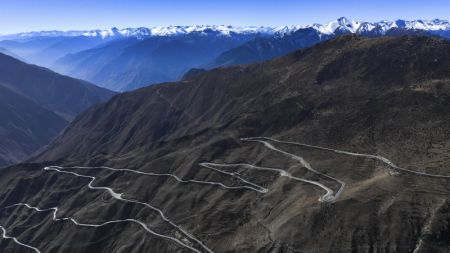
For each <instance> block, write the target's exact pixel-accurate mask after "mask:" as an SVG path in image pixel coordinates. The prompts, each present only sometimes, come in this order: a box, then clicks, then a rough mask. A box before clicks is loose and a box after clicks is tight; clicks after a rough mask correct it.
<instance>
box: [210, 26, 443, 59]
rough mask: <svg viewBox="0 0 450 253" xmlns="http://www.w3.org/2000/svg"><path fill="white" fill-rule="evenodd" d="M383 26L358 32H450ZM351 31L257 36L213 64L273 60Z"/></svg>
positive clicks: (310, 30)
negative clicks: (386, 28)
mask: <svg viewBox="0 0 450 253" xmlns="http://www.w3.org/2000/svg"><path fill="white" fill-rule="evenodd" d="M382 29H383V28H382V27H381V26H378V28H375V29H372V30H370V31H364V30H361V31H357V34H359V35H361V36H365V37H369V38H376V37H383V36H406V35H409V36H436V37H438V36H439V37H443V38H449V36H448V34H447V33H448V32H447V33H446V32H445V31H441V32H437V31H434V32H431V31H424V30H416V29H405V28H391V29H389V30H388V31H383V30H382ZM348 34H350V32H349V31H348V30H338V29H337V30H336V31H334V33H333V34H329V35H328V34H321V33H320V32H319V31H317V30H315V29H313V28H306V29H299V30H298V31H296V32H294V33H291V34H286V35H284V36H278V37H277V36H275V37H270V38H258V39H255V40H252V41H249V42H247V43H245V44H243V45H241V46H239V47H236V48H233V49H230V50H229V51H226V52H224V53H222V54H221V55H219V56H218V57H217V58H216V59H215V60H214V61H213V62H212V63H211V66H214V67H218V66H230V65H236V64H248V63H254V62H259V61H264V60H269V59H273V58H275V57H280V56H282V55H285V54H288V53H291V52H293V51H295V50H298V49H302V48H306V47H309V46H312V45H315V44H317V43H320V42H323V41H326V40H329V39H332V38H336V36H342V35H348Z"/></svg>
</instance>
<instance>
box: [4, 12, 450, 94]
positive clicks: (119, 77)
mask: <svg viewBox="0 0 450 253" xmlns="http://www.w3.org/2000/svg"><path fill="white" fill-rule="evenodd" d="M347 34H358V35H361V36H365V37H381V36H402V35H424V36H439V37H443V38H450V22H449V21H448V20H440V19H434V20H414V21H405V20H400V19H399V20H396V21H380V22H360V21H353V20H350V19H348V18H345V17H342V18H339V19H337V20H334V21H332V22H328V23H325V24H312V25H293V26H279V27H264V26H243V27H239V26H226V25H197V26H163V27H151V28H146V27H140V28H125V29H119V28H111V29H104V30H90V31H88V30H86V31H67V32H64V31H43V32H29V33H19V34H12V35H7V36H3V37H1V36H0V47H1V48H4V49H5V50H7V51H8V52H10V53H9V54H10V55H11V54H13V55H15V56H17V57H20V59H24V60H26V61H27V62H29V63H33V64H37V65H40V66H44V67H47V68H51V69H52V70H54V71H57V72H59V73H62V74H64V75H69V76H72V77H75V78H77V79H82V80H86V81H88V82H92V83H95V84H97V85H99V86H101V87H105V88H107V89H110V90H115V91H129V90H133V89H137V88H141V87H144V86H148V85H152V84H156V83H161V82H168V81H177V80H180V79H181V78H182V77H183V75H184V74H185V73H186V72H188V71H189V70H190V69H192V68H197V69H211V68H216V67H222V66H229V65H236V64H248V63H253V62H258V61H265V60H269V59H272V58H275V57H279V56H282V55H285V54H288V53H291V52H293V51H295V50H298V49H302V48H305V47H309V46H312V45H315V44H317V43H320V42H323V41H326V40H329V39H332V38H335V37H337V36H341V35H347Z"/></svg>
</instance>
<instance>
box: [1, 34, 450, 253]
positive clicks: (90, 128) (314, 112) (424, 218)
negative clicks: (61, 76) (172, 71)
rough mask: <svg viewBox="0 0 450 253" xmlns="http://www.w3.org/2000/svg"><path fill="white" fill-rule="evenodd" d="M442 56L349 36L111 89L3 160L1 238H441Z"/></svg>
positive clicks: (102, 243)
mask: <svg viewBox="0 0 450 253" xmlns="http://www.w3.org/2000/svg"><path fill="white" fill-rule="evenodd" d="M449 69H450V42H449V41H448V40H444V39H440V38H434V37H429V36H401V37H395V36H393V37H381V38H368V37H363V36H357V35H346V36H339V37H338V38H332V39H329V40H327V41H325V42H321V43H318V44H315V45H313V46H309V47H307V48H304V49H301V50H297V51H295V52H292V53H291V54H288V55H285V56H283V57H279V58H275V59H272V60H269V61H264V62H261V63H253V64H248V65H236V66H230V67H223V68H215V69H212V70H209V71H206V70H191V71H189V73H188V74H186V75H185V76H184V79H183V80H181V81H178V82H172V83H163V84H157V85H152V86H150V87H145V88H142V89H137V90H135V91H131V92H125V93H122V94H119V95H116V96H114V97H113V98H111V99H110V100H109V101H107V102H106V103H102V104H98V105H96V106H94V107H91V108H90V109H88V110H86V111H84V112H82V113H81V114H79V115H78V116H77V117H76V118H75V119H74V120H73V121H72V122H71V124H70V125H69V126H68V127H67V128H66V129H65V130H64V131H63V132H62V133H61V134H60V135H58V136H57V137H56V138H55V139H54V140H53V141H52V142H51V143H50V144H49V145H48V146H47V147H45V148H44V149H42V150H41V151H40V152H38V153H36V155H34V156H33V157H32V158H30V159H28V160H27V163H23V164H17V165H14V166H11V167H8V168H4V169H2V177H0V196H2V197H1V198H0V206H1V207H4V208H2V209H0V225H1V226H2V228H5V231H7V234H8V235H9V236H13V237H14V238H16V239H17V240H18V241H19V242H21V243H22V245H20V244H17V243H15V242H14V241H13V240H6V239H5V240H0V250H1V251H4V252H28V251H26V250H29V252H33V251H34V252H37V251H36V250H38V251H42V252H71V253H72V252H85V253H90V252H96V253H102V252H132V253H133V252H161V253H166V252H167V253H168V252H197V253H198V252H208V253H211V252H216V253H221V252H260V253H265V252H267V253H268V252H280V253H281V252H283V253H287V252H289V253H290V252H389V253H390V252H400V253H403V252H405V253H406V252H416V253H424V252H438V253H440V252H448V251H449V250H450V241H449V240H448V238H449V235H450V226H449V224H450V223H449V221H450V212H449V210H450V198H449V196H450V188H449V183H448V182H449V180H450V173H449V170H448V161H449V159H450V157H449V154H448V148H449V147H450V142H449V138H448V136H449V135H450V131H449V129H450V117H449V115H450V113H449V108H450V89H449V87H450V86H449V85H450V82H449V80H450V72H449ZM24 245H25V246H24Z"/></svg>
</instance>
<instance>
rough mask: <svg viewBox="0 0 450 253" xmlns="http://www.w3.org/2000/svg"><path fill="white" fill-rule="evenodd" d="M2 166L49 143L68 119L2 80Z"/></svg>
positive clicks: (0, 157) (0, 135)
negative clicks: (5, 84)
mask: <svg viewBox="0 0 450 253" xmlns="http://www.w3.org/2000/svg"><path fill="white" fill-rule="evenodd" d="M0 108H1V109H0V167H3V166H5V165H7V164H12V163H17V162H20V161H22V160H23V159H25V158H26V157H27V156H29V155H30V154H31V153H33V152H34V151H36V150H38V149H39V148H40V147H42V146H44V145H46V144H48V143H49V142H50V140H51V139H52V138H53V137H55V136H56V135H57V134H58V133H59V132H60V131H61V130H62V129H63V128H64V127H65V126H66V125H67V124H68V122H67V121H66V120H64V119H63V118H61V117H60V116H58V115H56V114H55V113H54V112H52V111H49V110H47V109H45V108H44V107H42V106H40V105H38V104H36V103H34V102H33V101H31V100H29V99H27V98H26V97H24V96H20V95H19V94H17V93H15V92H13V91H11V90H9V89H8V88H6V87H4V86H2V85H1V83H0Z"/></svg>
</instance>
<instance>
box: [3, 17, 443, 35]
mask: <svg viewBox="0 0 450 253" xmlns="http://www.w3.org/2000/svg"><path fill="white" fill-rule="evenodd" d="M305 28H313V29H315V30H317V31H318V32H320V33H322V34H332V33H336V31H349V32H351V33H364V32H370V31H374V30H378V29H380V30H381V31H384V32H386V31H388V30H389V29H392V28H402V29H418V30H427V31H450V21H449V20H443V19H433V20H420V19H418V20H412V21H407V20H402V19H398V20H395V21H379V22H364V21H361V22H360V21H354V20H350V19H348V18H346V17H341V18H338V19H337V20H335V21H331V22H328V23H325V24H317V23H316V24H312V25H291V26H277V27H271V26H229V25H194V26H156V27H138V28H123V29H119V28H117V27H113V28H110V29H95V30H81V31H80V30H73V31H58V30H54V31H40V32H35V31H34V32H23V33H16V34H9V35H0V40H7V39H13V40H16V39H26V38H33V37H78V36H84V37H101V38H110V37H133V38H140V39H145V38H147V37H154V36H176V35H186V34H190V33H208V32H210V33H211V32H212V33H218V34H221V35H232V34H253V33H261V34H267V35H274V34H276V35H283V34H289V33H292V32H295V31H298V30H300V29H305Z"/></svg>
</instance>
